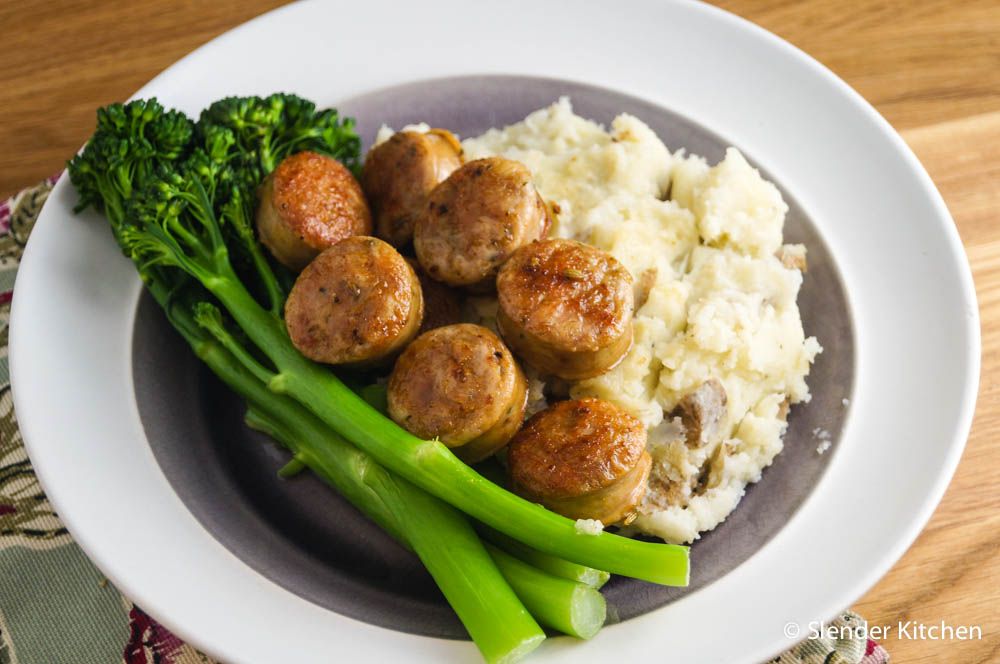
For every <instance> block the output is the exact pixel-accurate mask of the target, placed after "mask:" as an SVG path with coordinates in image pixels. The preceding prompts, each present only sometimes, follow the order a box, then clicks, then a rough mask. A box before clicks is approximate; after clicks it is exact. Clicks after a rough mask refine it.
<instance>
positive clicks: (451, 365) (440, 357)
mask: <svg viewBox="0 0 1000 664" xmlns="http://www.w3.org/2000/svg"><path fill="white" fill-rule="evenodd" d="M527 390H528V383H527V380H526V379H525V377H524V374H523V373H522V372H521V369H520V367H518V366H517V363H516V362H515V361H514V357H513V356H512V355H511V354H510V351H509V350H507V347H506V346H504V345H503V342H502V341H500V338H499V337H497V336H496V335H495V334H493V333H492V332H490V331H489V330H488V329H486V328H485V327H481V326H479V325H469V324H464V323H463V324H459V325H449V326H447V327H439V328H437V329H436V330H432V331H430V332H427V333H425V334H422V335H420V337H418V338H417V340H416V341H414V342H413V343H412V344H410V345H409V346H408V347H407V349H406V350H405V351H404V352H403V354H402V355H400V356H399V359H398V360H397V361H396V366H395V367H394V368H393V370H392V375H391V376H390V377H389V390H388V401H389V416H390V417H392V419H393V420H394V421H395V422H396V423H397V424H399V425H400V426H401V427H403V428H404V429H406V430H407V431H409V432H410V433H412V434H414V435H416V436H419V437H421V438H427V439H429V438H438V439H440V440H441V442H442V443H444V444H445V445H447V446H448V447H451V448H455V453H456V454H457V455H458V456H459V457H461V458H462V459H463V460H465V461H467V462H468V463H474V462H476V461H481V460H482V459H485V458H486V457H488V456H490V455H492V454H493V453H494V452H496V451H497V450H498V449H500V448H501V447H503V446H504V445H506V444H507V441H508V440H510V437H511V436H513V435H514V432H516V431H517V429H518V427H520V426H521V422H522V421H523V420H524V408H525V405H526V402H527V394H528V392H527Z"/></svg>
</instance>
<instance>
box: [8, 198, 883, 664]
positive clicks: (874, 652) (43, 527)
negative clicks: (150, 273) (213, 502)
mask: <svg viewBox="0 0 1000 664" xmlns="http://www.w3.org/2000/svg"><path fill="white" fill-rule="evenodd" d="M54 183H55V178H52V179H50V180H46V181H45V182H43V183H41V184H39V185H38V186H36V187H33V188H31V189H27V190H25V191H23V192H21V193H20V194H18V195H17V196H15V197H13V198H11V199H9V200H7V201H6V202H4V203H2V204H0V664H104V663H109V664H110V663H113V662H123V663H124V664H154V663H155V664H212V663H213V660H212V659H210V658H209V657H207V656H206V655H204V654H202V653H200V652H198V651H197V650H196V649H195V648H193V647H191V646H189V645H188V644H186V643H184V642H183V641H181V640H180V639H179V638H177V637H176V636H174V635H173V634H171V633H170V632H169V631H168V630H167V629H166V628H165V627H163V626H161V625H160V624H159V623H157V622H156V621H155V620H154V619H153V618H151V617H150V616H148V615H147V614H146V613H144V612H143V611H142V609H140V608H139V607H138V606H136V605H135V604H133V603H132V602H131V601H129V600H128V599H127V598H125V597H124V596H123V595H122V594H121V593H119V592H118V590H117V589H116V588H115V587H114V586H112V585H111V584H110V583H108V581H107V579H105V578H104V576H103V575H102V574H101V572H100V571H98V569H97V568H96V567H94V565H93V563H91V562H90V561H89V560H88V559H87V557H86V555H84V553H83V551H81V549H80V547H79V546H77V545H76V543H75V542H73V539H72V538H71V537H70V535H69V533H68V532H67V531H66V528H65V527H64V526H63V525H62V523H61V522H60V521H59V517H58V516H57V515H56V514H55V512H54V511H53V510H52V507H51V505H49V502H48V500H46V498H45V493H44V491H43V490H42V487H41V486H40V485H39V483H38V479H37V478H36V477H35V473H34V471H33V470H32V468H31V462H30V461H29V460H28V455H27V453H26V452H25V449H24V444H23V442H22V440H21V434H20V432H19V431H18V428H17V421H16V420H15V418H14V407H13V402H12V399H11V392H10V380H9V375H8V368H7V343H8V329H7V324H8V320H9V317H10V303H11V298H12V296H13V289H14V277H15V274H16V273H17V266H18V262H19V261H20V258H21V253H22V252H23V251H24V245H25V243H26V242H27V241H28V235H29V234H30V233H31V228H32V226H33V225H34V223H35V219H36V218H37V217H38V213H39V211H40V210H41V208H42V204H43V203H44V202H45V199H46V198H47V197H48V194H49V191H51V189H52V186H53V184H54ZM830 624H831V625H834V626H851V627H853V628H854V629H853V630H841V629H838V630H836V633H837V634H838V635H840V634H845V633H849V636H847V638H843V639H827V638H819V639H809V640H806V641H804V642H802V643H800V644H798V645H796V646H794V647H793V648H792V649H791V650H789V651H788V652H785V653H784V654H782V655H781V656H779V657H776V658H774V659H773V660H771V661H772V662H778V663H781V664H887V662H888V661H889V655H888V654H887V653H886V651H885V650H884V649H883V648H882V647H881V646H880V645H878V644H877V643H875V642H874V641H871V640H870V639H868V638H866V637H865V636H864V635H865V634H866V631H867V630H866V628H865V626H866V623H865V621H864V619H863V618H861V616H859V615H857V614H856V613H852V612H845V613H844V614H842V615H841V616H839V617H838V618H837V619H836V620H835V621H833V622H832V623H830ZM290 656H291V657H292V658H294V654H292V653H290Z"/></svg>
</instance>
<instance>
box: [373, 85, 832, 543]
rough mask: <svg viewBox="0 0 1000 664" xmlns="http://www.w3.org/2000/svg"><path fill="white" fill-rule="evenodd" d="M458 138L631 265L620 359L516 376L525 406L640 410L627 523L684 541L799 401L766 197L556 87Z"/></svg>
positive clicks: (484, 318)
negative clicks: (703, 406) (601, 116)
mask: <svg viewBox="0 0 1000 664" xmlns="http://www.w3.org/2000/svg"><path fill="white" fill-rule="evenodd" d="M384 137H385V133H384V132H383V133H382V135H380V138H384ZM463 146H464V148H465V151H466V153H467V157H468V158H470V159H474V158H478V157H485V156H489V155H503V156H506V157H509V158H512V159H517V160H519V161H521V162H523V163H524V164H526V165H527V166H528V168H530V169H531V171H532V173H533V174H534V180H535V184H536V186H537V187H538V189H539V191H540V192H541V194H542V195H543V196H544V197H545V198H546V199H548V200H549V201H552V202H554V203H555V204H556V205H557V209H558V219H557V220H556V223H555V224H554V227H553V231H552V232H553V234H554V235H556V236H559V237H564V238H573V239H576V240H580V241H583V242H587V243H590V244H592V245H594V246H597V247H599V248H601V249H604V250H605V251H608V252H609V253H611V254H612V255H613V256H614V257H615V258H617V259H618V260H619V261H620V262H621V263H622V264H623V265H624V266H625V267H626V268H627V269H628V270H629V271H630V272H631V273H632V276H633V277H634V280H635V289H636V293H635V296H636V300H635V301H636V311H635V318H634V333H635V341H634V344H633V346H632V348H631V350H630V351H629V353H628V355H626V357H625V359H624V360H623V361H622V362H621V363H620V364H619V365H618V366H617V367H615V368H614V369H613V370H611V371H610V372H608V373H606V374H604V375H602V376H599V377H597V378H592V379H588V380H583V381H580V382H576V383H572V384H568V385H556V384H552V385H548V386H546V385H545V384H544V383H543V382H542V380H541V378H540V377H538V376H531V388H530V395H529V398H530V399H531V404H530V410H529V412H531V411H535V410H539V409H541V408H543V407H544V406H545V399H546V394H550V395H552V396H554V397H555V398H558V397H561V396H565V395H566V394H567V393H568V395H569V396H572V397H583V396H595V397H600V398H603V399H607V400H609V401H612V402H614V403H616V404H618V405H619V406H621V407H622V408H624V409H626V410H627V411H629V412H630V413H632V414H633V415H635V416H636V417H638V418H639V419H640V420H642V422H643V423H644V424H645V425H646V427H647V428H648V430H649V451H650V453H651V455H652V456H653V459H654V464H653V471H652V473H651V478H650V486H649V490H648V491H647V496H646V499H645V500H644V503H643V505H642V508H641V513H640V515H639V516H638V518H636V519H635V521H634V522H632V523H631V524H630V526H629V527H630V528H632V529H635V530H638V531H640V532H644V533H648V534H652V535H657V536H659V537H662V538H663V539H665V540H667V541H668V542H678V543H680V542H690V541H692V540H694V539H697V538H698V536H699V533H701V532H704V531H707V530H711V529H712V528H714V527H715V526H717V525H718V524H719V523H721V522H722V521H723V520H724V519H725V518H726V516H727V515H728V514H729V513H730V512H732V511H733V509H734V508H735V507H736V505H737V504H738V503H739V501H740V499H741V498H742V496H743V493H744V491H745V489H746V486H747V484H749V483H752V482H756V481H757V480H759V479H760V475H761V471H762V470H763V469H764V468H766V467H767V466H768V465H770V463H771V462H772V460H773V459H774V457H775V455H777V454H778V453H779V452H780V451H781V449H782V435H783V433H784V430H785V427H786V422H785V417H786V415H787V411H788V407H789V406H790V405H791V404H795V403H799V402H802V401H808V399H809V388H808V386H807V385H806V383H805V377H806V375H807V374H808V373H809V367H810V364H811V363H812V361H813V359H814V358H815V356H816V354H817V353H819V352H820V350H821V349H820V346H819V344H818V343H817V341H816V339H815V338H813V337H809V338H806V336H805V335H804V333H803V330H802V321H801V318H800V316H799V310H798V306H797V305H796V301H795V300H796V297H797V295H798V291H799V287H800V286H801V284H802V273H801V272H800V271H799V270H798V269H795V268H794V267H786V264H791V263H789V262H788V261H784V262H783V261H782V260H780V259H779V258H778V257H776V253H780V254H787V255H788V256H793V257H797V258H798V260H799V261H800V264H801V263H804V248H803V247H800V246H794V247H791V246H786V247H783V246H782V226H783V224H784V218H785V213H786V211H787V209H788V208H787V206H786V205H785V203H784V201H783V200H782V198H781V194H780V193H779V192H778V190H777V188H776V187H775V186H774V185H773V184H771V183H770V182H767V181H766V180H764V179H763V178H762V177H761V176H760V174H759V173H758V172H757V171H756V170H755V169H754V168H752V167H751V166H750V165H749V164H748V163H747V161H746V160H745V159H744V158H743V156H742V155H741V154H740V153H739V151H738V150H736V149H735V148H730V149H729V150H728V151H727V152H726V156H725V159H723V160H722V161H721V162H720V163H718V164H716V165H715V166H711V167H710V166H709V165H708V164H707V163H706V162H705V160H704V159H702V158H701V157H698V156H695V155H685V154H684V152H683V150H681V151H678V152H674V153H671V152H670V151H669V150H668V149H667V147H666V146H665V145H664V144H663V142H662V141H660V139H659V138H658V137H657V136H656V134H654V133H653V131H652V130H651V129H650V128H649V127H647V126H646V125H645V124H644V123H643V122H641V121H640V120H639V119H637V118H635V117H632V116H630V115H626V114H622V115H619V116H618V117H617V118H615V119H614V121H613V122H612V123H611V127H610V130H605V129H604V127H602V126H600V125H598V124H596V123H594V122H591V121H589V120H586V119H584V118H581V117H580V116H578V115H576V114H574V113H573V109H572V107H571V105H570V102H569V100H568V99H565V98H564V99H561V100H559V102H557V103H556V104H553V105H552V106H550V107H549V108H546V109H542V110H539V111H536V112H534V113H532V114H531V115H529V116H528V117H527V118H525V119H524V121H522V122H520V123H518V124H515V125H512V126H510V127H506V128H504V129H491V130H490V131H488V132H486V133H485V134H483V135H482V136H479V137H476V138H470V139H467V140H465V141H464V142H463ZM472 306H473V315H472V318H474V319H476V320H479V321H480V322H483V323H485V324H488V325H491V324H493V316H494V313H495V308H496V302H495V299H491V298H477V299H475V300H474V301H473V302H472ZM713 379H714V381H713ZM706 383H710V384H711V385H715V386H717V385H721V388H722V389H723V390H724V393H725V394H724V405H723V406H722V407H721V409H718V412H714V413H710V414H709V417H714V419H712V421H711V422H709V423H708V424H710V425H711V426H708V424H706V426H705V427H704V428H702V429H701V430H700V433H699V435H698V436H697V437H696V440H694V441H692V440H691V437H690V436H689V435H688V433H689V432H688V431H687V428H688V427H686V425H685V423H684V420H683V418H682V417H681V415H683V409H684V403H685V402H684V399H685V397H689V395H693V394H694V393H695V392H696V390H698V389H699V388H700V387H701V386H703V385H706ZM689 398H690V397H689ZM702 414H704V413H702ZM689 424H690V423H689Z"/></svg>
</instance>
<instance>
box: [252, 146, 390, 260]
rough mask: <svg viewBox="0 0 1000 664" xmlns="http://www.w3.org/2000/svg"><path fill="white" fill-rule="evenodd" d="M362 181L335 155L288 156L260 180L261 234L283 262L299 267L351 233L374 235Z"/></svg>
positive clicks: (275, 255)
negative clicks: (333, 156)
mask: <svg viewBox="0 0 1000 664" xmlns="http://www.w3.org/2000/svg"><path fill="white" fill-rule="evenodd" d="M371 232H372V219H371V213H370V212H369V211H368V204H367V203H366V202H365V197H364V195H363V194H362V192H361V185H359V184H358V181H357V180H355V179H354V176H353V175H351V172H350V171H349V170H347V168H346V167H344V165H343V164H341V163H340V162H339V161H337V160H336V159H333V158H331V157H327V156H324V155H321V154H317V153H315V152H299V153H297V154H293V155H291V156H290V157H286V158H285V159H284V160H283V161H282V162H281V163H280V164H278V167H277V168H276V169H274V172H272V173H271V174H270V175H269V176H268V177H267V178H266V179H265V180H264V182H263V184H261V189H260V203H259V204H258V207H257V234H258V235H259V236H260V241H261V244H263V245H264V246H265V247H267V248H268V249H269V250H270V252H271V253H272V254H273V255H274V257H275V258H276V259H277V260H278V262H279V263H281V264H282V265H284V266H286V267H288V268H289V269H292V270H296V271H298V270H301V269H302V268H304V267H305V266H306V265H307V264H308V263H309V261H311V260H312V259H313V258H315V257H316V255H317V254H318V253H319V252H321V251H323V250H324V249H326V248H327V247H332V246H333V245H335V244H336V243H337V242H340V241H341V240H343V239H344V238H346V237H350V236H352V235H370V234H371Z"/></svg>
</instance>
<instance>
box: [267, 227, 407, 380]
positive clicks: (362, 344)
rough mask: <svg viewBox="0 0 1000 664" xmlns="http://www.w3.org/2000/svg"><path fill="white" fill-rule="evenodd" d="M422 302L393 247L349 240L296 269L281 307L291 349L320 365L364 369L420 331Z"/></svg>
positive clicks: (370, 240)
mask: <svg viewBox="0 0 1000 664" xmlns="http://www.w3.org/2000/svg"><path fill="white" fill-rule="evenodd" d="M423 310H424V305H423V296H422V295H421V292H420V284H419V282H418V281H417V275H416V274H414V272H413V268H411V267H410V264H409V263H407V262H406V259H405V258H403V257H402V256H400V255H399V252H397V251H396V250H395V249H393V248H392V247H391V246H390V245H388V244H386V243H385V242H383V241H382V240H379V239H377V238H373V237H365V236H355V237H351V238H348V239H346V240H343V241H341V242H338V243H337V244H335V245H334V246H332V247H330V248H329V249H327V250H326V251H324V252H323V253H321V254H320V255H319V256H317V257H316V259H315V260H314V261H313V262H311V263H309V265H308V266H307V267H306V269H304V270H303V271H302V273H301V274H300V275H299V277H298V279H297V280H296V281H295V286H294V287H293V288H292V292H291V293H289V295H288V301H287V302H286V303H285V324H286V326H287V327H288V335H289V336H290V337H291V339H292V343H293V344H295V347H296V348H298V349H299V351H300V352H301V353H302V354H303V355H305V356H306V357H308V358H309V359H312V360H315V361H317V362H325V363H327V364H354V365H358V364H361V365H364V364H371V363H374V362H375V361H377V360H379V359H381V358H384V357H387V356H389V355H392V354H393V353H395V352H397V351H399V350H401V349H402V348H403V346H405V345H406V344H407V343H409V342H410V340H412V339H413V338H414V337H415V336H416V335H417V331H418V330H419V328H420V322H421V319H422V318H423Z"/></svg>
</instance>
